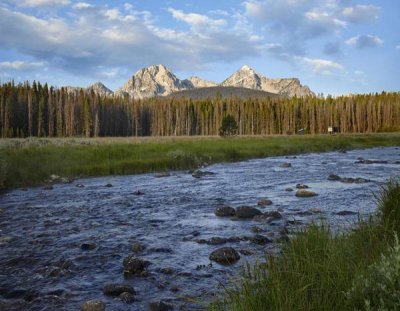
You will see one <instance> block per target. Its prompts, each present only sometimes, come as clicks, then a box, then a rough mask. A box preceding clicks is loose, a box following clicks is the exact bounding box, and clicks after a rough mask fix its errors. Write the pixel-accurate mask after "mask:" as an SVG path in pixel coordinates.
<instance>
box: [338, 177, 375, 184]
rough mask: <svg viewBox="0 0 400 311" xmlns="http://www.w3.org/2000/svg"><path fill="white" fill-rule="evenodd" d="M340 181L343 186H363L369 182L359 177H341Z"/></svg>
mask: <svg viewBox="0 0 400 311" xmlns="http://www.w3.org/2000/svg"><path fill="white" fill-rule="evenodd" d="M340 181H341V182H342V183H345V184H365V183H368V182H370V180H368V179H365V178H361V177H357V178H351V177H343V178H341V179H340Z"/></svg>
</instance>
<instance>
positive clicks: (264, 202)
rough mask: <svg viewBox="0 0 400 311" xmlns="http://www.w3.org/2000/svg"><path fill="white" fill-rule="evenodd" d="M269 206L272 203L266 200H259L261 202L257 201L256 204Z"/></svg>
mask: <svg viewBox="0 0 400 311" xmlns="http://www.w3.org/2000/svg"><path fill="white" fill-rule="evenodd" d="M271 204H272V201H271V200H268V199H261V200H259V201H258V202H257V205H258V206H268V205H271Z"/></svg>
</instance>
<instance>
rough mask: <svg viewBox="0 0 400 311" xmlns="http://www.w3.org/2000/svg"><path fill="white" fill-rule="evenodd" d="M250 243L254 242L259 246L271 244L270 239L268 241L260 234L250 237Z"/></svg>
mask: <svg viewBox="0 0 400 311" xmlns="http://www.w3.org/2000/svg"><path fill="white" fill-rule="evenodd" d="M249 241H250V242H253V243H255V244H258V245H265V244H267V243H270V242H271V240H270V239H268V238H267V237H265V236H263V235H260V234H256V235H254V236H252V237H249Z"/></svg>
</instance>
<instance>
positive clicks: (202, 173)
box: [192, 170, 215, 178]
mask: <svg viewBox="0 0 400 311" xmlns="http://www.w3.org/2000/svg"><path fill="white" fill-rule="evenodd" d="M208 175H215V173H213V172H209V171H201V170H195V171H194V172H193V173H192V176H193V177H194V178H200V177H203V176H208Z"/></svg>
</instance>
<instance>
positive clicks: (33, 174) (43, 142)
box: [0, 134, 400, 189]
mask: <svg viewBox="0 0 400 311" xmlns="http://www.w3.org/2000/svg"><path fill="white" fill-rule="evenodd" d="M393 145H400V134H376V135H349V136H345V135H337V136H327V135H320V136H265V137H260V136H256V137H251V136H247V137H233V138H226V139H224V138H220V137H155V138H153V137H151V138H95V139H93V138H92V139H90V138H89V139H87V138H60V139H46V138H40V139H39V138H29V139H2V140H0V187H1V188H3V189H4V188H14V187H21V186H29V185H37V184H40V183H42V182H43V181H45V180H46V179H48V178H49V176H50V175H51V174H56V175H59V176H62V177H76V176H103V175H123V174H137V173H145V172H158V171H166V170H180V169H190V168H196V167H198V166H200V165H202V164H211V163H217V162H232V161H239V160H245V159H251V158H261V157H267V156H279V155H287V154H298V153H304V152H325V151H331V150H338V149H354V148H367V147H374V146H393Z"/></svg>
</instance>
